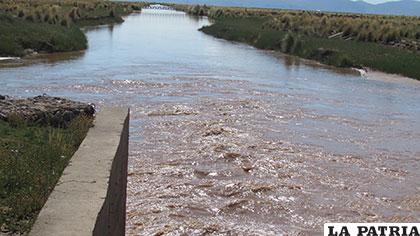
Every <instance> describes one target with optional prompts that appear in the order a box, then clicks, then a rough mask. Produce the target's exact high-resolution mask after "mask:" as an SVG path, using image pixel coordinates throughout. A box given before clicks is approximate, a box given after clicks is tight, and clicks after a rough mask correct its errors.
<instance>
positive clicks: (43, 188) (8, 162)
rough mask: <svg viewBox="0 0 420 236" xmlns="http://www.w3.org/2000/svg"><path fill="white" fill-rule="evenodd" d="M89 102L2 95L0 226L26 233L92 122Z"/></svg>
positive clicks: (7, 231)
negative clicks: (13, 97) (14, 97)
mask: <svg viewBox="0 0 420 236" xmlns="http://www.w3.org/2000/svg"><path fill="white" fill-rule="evenodd" d="M93 113H94V109H93V107H92V106H91V105H89V104H83V103H79V102H74V101H71V100H67V99H62V98H56V97H48V96H38V97H34V98H27V99H11V98H8V97H6V96H0V186H1V188H0V212H1V214H0V226H1V232H2V233H7V234H10V233H12V234H13V233H17V234H19V233H25V232H27V231H28V230H29V229H30V227H31V226H32V224H33V222H34V220H35V218H36V216H37V214H38V212H39V211H40V210H41V208H42V206H43V205H44V203H45V201H46V200H47V198H48V196H49V194H50V192H51V191H52V189H53V188H54V186H55V184H56V182H57V181H58V179H59V178H60V176H61V173H62V171H63V169H64V168H65V167H66V166H67V163H68V161H69V160H70V158H71V157H72V155H73V153H74V152H75V151H76V150H77V148H78V146H79V144H80V143H81V142H82V140H83V139H84V137H85V135H86V133H87V131H88V129H89V127H90V126H91V124H92V119H93Z"/></svg>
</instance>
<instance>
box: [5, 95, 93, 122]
mask: <svg viewBox="0 0 420 236" xmlns="http://www.w3.org/2000/svg"><path fill="white" fill-rule="evenodd" d="M2 97H3V98H0V119H2V120H5V121H8V120H10V118H11V117H15V116H18V117H19V118H22V119H23V120H24V121H26V122H28V123H35V124H41V125H52V126H55V127H60V126H65V125H66V124H67V123H68V122H70V121H71V120H73V119H74V118H75V117H77V116H78V115H85V116H88V117H93V115H94V114H95V108H94V106H93V105H91V104H87V103H82V102H76V101H72V100H69V99H65V98H59V97H50V96H46V95H43V96H37V97H33V98H26V99H10V98H9V97H7V96H2Z"/></svg>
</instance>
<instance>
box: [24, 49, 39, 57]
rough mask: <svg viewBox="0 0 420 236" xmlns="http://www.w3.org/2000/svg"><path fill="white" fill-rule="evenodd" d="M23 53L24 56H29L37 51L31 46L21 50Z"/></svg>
mask: <svg viewBox="0 0 420 236" xmlns="http://www.w3.org/2000/svg"><path fill="white" fill-rule="evenodd" d="M23 54H24V55H25V56H30V55H36V54H38V53H37V52H36V51H35V50H33V49H31V48H27V49H25V50H23Z"/></svg>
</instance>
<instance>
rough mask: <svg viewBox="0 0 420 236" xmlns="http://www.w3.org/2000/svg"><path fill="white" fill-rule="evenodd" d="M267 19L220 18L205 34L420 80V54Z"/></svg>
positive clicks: (251, 17) (327, 61) (336, 64)
mask: <svg viewBox="0 0 420 236" xmlns="http://www.w3.org/2000/svg"><path fill="white" fill-rule="evenodd" d="M269 19H270V17H267V16H250V17H218V18H215V23H214V24H213V25H211V26H206V27H203V28H202V29H201V31H203V32H204V33H207V34H210V35H213V36H215V37H219V38H224V39H227V40H232V41H238V42H243V43H248V44H250V45H253V46H255V47H257V48H260V49H270V50H278V51H283V52H285V53H288V54H292V55H296V56H299V57H303V58H308V59H313V60H317V61H320V62H322V63H325V64H329V65H334V66H341V67H350V66H353V67H369V68H372V69H376V70H380V71H383V72H387V73H394V74H400V75H404V76H408V77H411V78H414V79H419V80H420V70H419V69H418V68H420V54H419V53H418V52H413V51H411V50H404V49H400V48H396V47H391V46H387V45H383V44H380V43H372V42H362V41H356V40H342V39H328V38H325V37H317V36H312V35H305V34H301V33H299V32H292V31H282V30H274V29H271V28H266V27H264V23H265V22H267V20H269Z"/></svg>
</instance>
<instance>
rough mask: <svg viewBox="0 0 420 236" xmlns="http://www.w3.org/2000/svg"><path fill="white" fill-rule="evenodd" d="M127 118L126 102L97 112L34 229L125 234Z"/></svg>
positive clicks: (40, 235)
mask: <svg viewBox="0 0 420 236" xmlns="http://www.w3.org/2000/svg"><path fill="white" fill-rule="evenodd" d="M128 123H129V113H128V109H126V108H105V109H103V110H102V111H100V112H99V113H98V115H97V116H96V119H95V126H94V127H93V128H91V129H90V130H89V132H88V134H87V136H86V138H85V140H84V141H83V142H82V144H81V145H80V147H79V149H78V150H77V152H76V153H75V154H74V156H73V157H72V159H71V162H70V164H69V165H68V166H67V167H66V169H65V170H64V172H63V175H62V176H61V178H60V180H59V182H58V184H57V185H56V187H55V188H54V190H53V192H52V193H51V195H50V197H49V198H48V201H47V202H46V204H45V205H44V207H43V208H42V210H41V212H40V214H39V215H38V218H37V220H36V222H35V224H34V226H33V228H32V231H31V232H30V233H29V235H31V236H49V235H54V236H55V235H63V236H64V235H81V236H82V235H101V236H105V235H124V234H125V217H126V216H125V215H126V214H125V213H126V187H127V159H128Z"/></svg>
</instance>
